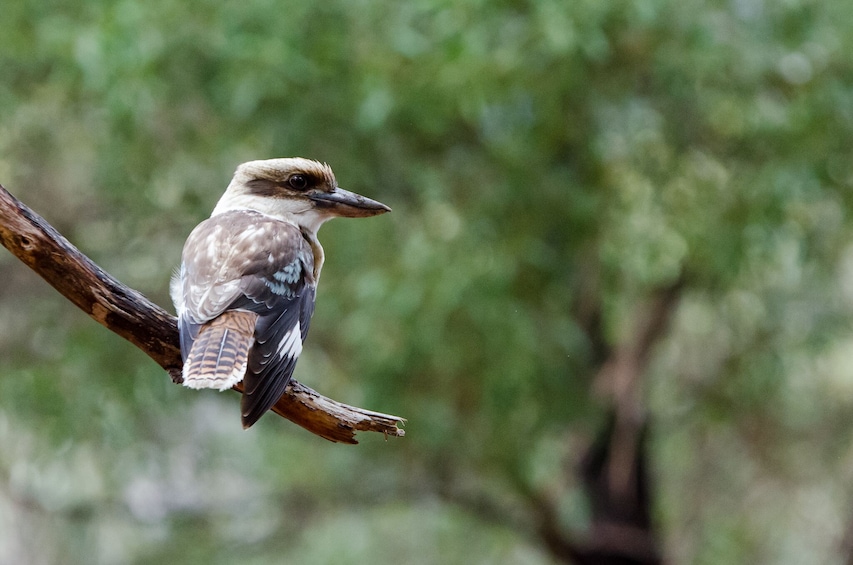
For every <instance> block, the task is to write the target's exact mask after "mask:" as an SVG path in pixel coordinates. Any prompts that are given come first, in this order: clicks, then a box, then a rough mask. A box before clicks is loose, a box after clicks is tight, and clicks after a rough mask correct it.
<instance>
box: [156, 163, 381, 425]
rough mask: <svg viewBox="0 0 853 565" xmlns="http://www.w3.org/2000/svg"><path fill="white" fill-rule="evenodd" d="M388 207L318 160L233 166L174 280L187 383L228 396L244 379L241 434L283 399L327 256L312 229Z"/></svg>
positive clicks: (191, 238)
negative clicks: (344, 183)
mask: <svg viewBox="0 0 853 565" xmlns="http://www.w3.org/2000/svg"><path fill="white" fill-rule="evenodd" d="M390 210H391V209H390V208H388V207H387V206H385V205H384V204H382V203H380V202H376V201H375V200H370V199H369V198H365V197H363V196H360V195H358V194H355V193H352V192H349V191H346V190H343V189H341V188H339V187H338V183H337V181H336V180H335V175H334V174H333V173H332V169H331V168H330V167H329V166H328V165H326V164H323V163H318V162H317V161H311V160H309V159H302V158H289V159H269V160H265V161H250V162H248V163H243V164H242V165H240V166H239V167H237V171H236V172H235V173H234V178H233V179H232V180H231V183H230V184H229V185H228V188H227V189H226V190H225V194H223V195H222V198H221V199H220V200H219V203H218V204H217V205H216V207H215V208H214V209H213V214H211V216H210V218H209V219H207V220H205V221H203V222H202V223H201V224H199V225H198V226H197V227H196V228H195V229H194V230H193V231H192V233H191V234H190V236H189V238H188V239H187V242H186V244H185V245H184V250H183V254H182V257H181V267H180V271H179V272H177V273H175V276H174V278H173V279H172V285H171V294H172V300H173V301H174V303H175V308H176V309H177V313H178V326H179V329H180V336H181V355H182V357H183V360H184V367H183V379H184V380H183V384H184V386H187V387H190V388H195V389H199V388H213V389H219V390H225V389H228V388H231V387H232V386H234V385H235V384H237V383H239V382H240V381H243V399H242V402H241V409H242V415H243V416H242V420H243V427H244V428H248V427H249V426H251V425H252V424H254V423H255V422H257V421H258V418H260V417H261V416H262V415H263V414H264V412H266V411H267V410H269V409H270V408H271V407H272V406H273V405H274V404H275V403H276V401H277V400H278V399H279V397H280V396H281V395H282V393H283V392H284V389H285V387H286V386H287V383H288V382H289V381H290V377H291V375H292V374H293V369H294V367H295V366H296V361H297V359H298V358H299V354H300V353H301V351H302V342H303V341H305V336H306V335H307V334H308V325H309V323H310V322H311V315H312V314H313V312H314V296H315V293H316V288H317V281H318V280H319V279H320V270H321V269H322V268H323V258H324V256H323V248H322V247H321V246H320V242H319V241H318V240H317V230H318V229H319V228H320V226H321V225H322V224H323V222H325V221H326V220H329V219H331V218H334V217H337V216H341V217H347V218H363V217H367V216H375V215H377V214H383V213H385V212H388V211H390Z"/></svg>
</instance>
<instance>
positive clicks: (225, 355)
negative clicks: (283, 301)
mask: <svg viewBox="0 0 853 565" xmlns="http://www.w3.org/2000/svg"><path fill="white" fill-rule="evenodd" d="M257 319H258V315H257V314H255V313H254V312H243V311H239V310H235V311H230V312H225V313H223V314H221V315H220V316H218V317H217V318H214V319H213V320H211V321H210V322H208V323H206V324H204V325H203V326H202V327H201V329H200V330H199V333H198V337H197V338H196V340H195V342H194V343H193V346H192V349H191V350H190V353H189V355H188V356H187V360H186V362H185V363H184V386H186V387H189V388H195V389H199V388H214V389H218V390H225V389H228V388H231V387H232V386H234V385H235V384H237V383H239V382H240V381H242V380H243V376H244V375H245V374H246V363H247V360H248V356H249V348H250V347H252V344H253V343H254V341H255V338H254V333H255V322H256V321H257Z"/></svg>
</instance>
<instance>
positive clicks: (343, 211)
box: [307, 187, 391, 218]
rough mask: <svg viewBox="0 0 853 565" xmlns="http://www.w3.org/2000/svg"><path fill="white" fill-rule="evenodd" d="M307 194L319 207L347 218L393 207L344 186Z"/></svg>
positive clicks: (363, 216) (371, 213)
mask: <svg viewBox="0 0 853 565" xmlns="http://www.w3.org/2000/svg"><path fill="white" fill-rule="evenodd" d="M307 196H308V198H310V199H311V200H313V201H314V203H315V204H316V205H317V206H318V207H321V208H326V209H328V210H329V211H330V212H332V213H333V214H334V215H336V216H342V217H345V218H366V217H368V216H376V215H378V214H384V213H385V212H390V211H391V208H389V207H388V206H386V205H385V204H383V203H381V202H377V201H376V200H371V199H370V198H366V197H364V196H362V195H360V194H356V193H355V192H350V191H349V190H344V189H343V188H337V187H336V188H335V189H334V190H333V191H332V192H323V191H319V190H318V191H315V192H310V193H309V194H308V195H307Z"/></svg>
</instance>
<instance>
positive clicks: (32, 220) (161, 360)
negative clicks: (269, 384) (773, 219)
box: [0, 186, 405, 444]
mask: <svg viewBox="0 0 853 565" xmlns="http://www.w3.org/2000/svg"><path fill="white" fill-rule="evenodd" d="M0 243H2V245H3V246H4V247H5V248H6V249H8V250H9V251H11V252H12V254H13V255H15V256H16V257H17V258H18V259H20V260H21V261H23V262H24V263H25V264H26V265H27V266H28V267H30V268H31V269H32V270H34V271H35V272H36V273H37V274H38V275H39V276H41V277H42V278H43V279H44V280H46V281H47V282H48V283H49V284H50V285H51V286H53V287H54V288H55V289H56V290H57V291H59V293H60V294H62V295H63V296H64V297H65V298H67V299H68V300H70V301H71V302H73V303H74V304H75V305H76V306H77V307H78V308H80V309H81V310H83V311H84V312H86V313H87V314H88V315H89V316H91V317H92V318H93V319H94V320H95V321H97V322H98V323H99V324H101V325H103V326H105V327H106V328H108V329H110V330H112V331H113V332H115V333H117V334H118V335H120V336H121V337H123V338H124V339H126V340H128V341H130V342H131V343H132V344H134V345H135V346H137V347H138V348H139V349H141V350H142V351H144V352H145V353H146V354H147V355H148V356H149V357H151V358H152V359H153V360H154V361H156V362H157V364H159V365H160V366H161V367H163V369H165V370H166V371H168V373H169V375H170V376H171V377H172V380H173V381H174V382H176V383H179V382H181V352H180V345H179V342H178V328H177V319H176V318H175V317H174V316H172V315H170V314H169V313H168V312H166V311H165V310H163V309H162V308H160V307H159V306H157V305H156V304H154V303H153V302H151V301H150V300H148V299H147V298H145V296H143V295H142V294H140V293H139V292H137V291H135V290H133V289H131V288H128V287H127V286H125V285H123V284H122V283H121V282H119V281H118V280H116V279H115V278H114V277H112V276H111V275H110V274H109V273H107V272H105V271H104V270H103V269H101V268H100V267H98V266H97V265H96V264H95V263H93V262H92V261H91V260H90V259H89V258H88V257H86V256H85V255H84V254H83V253H81V252H80V251H79V250H78V249H77V248H76V247H74V246H73V245H72V244H71V243H70V242H69V241H68V240H67V239H65V238H64V237H63V236H62V235H61V234H60V233H59V232H57V231H56V230H55V229H54V228H53V227H52V226H51V225H50V224H48V223H47V222H46V221H45V220H44V219H43V218H42V217H41V216H39V215H38V214H36V213H35V212H33V211H32V210H30V209H29V208H28V207H27V206H25V205H24V204H23V203H22V202H20V201H19V200H18V199H16V198H15V197H14V196H12V195H11V194H10V193H9V192H8V191H7V190H6V189H5V188H4V187H2V186H0ZM235 389H236V390H240V388H239V385H238V386H237V387H235ZM272 410H273V411H274V412H275V413H276V414H279V415H280V416H283V417H284V418H287V419H288V420H290V421H291V422H293V423H295V424H298V425H300V426H302V427H303V428H305V429H306V430H308V431H310V432H311V433H314V434H316V435H319V436H321V437H324V438H326V439H328V440H330V441H334V442H341V443H351V444H352V443H358V442H357V441H356V440H355V432H356V431H371V432H379V433H382V434H384V435H385V436H398V437H400V436H403V435H404V434H405V433H404V431H403V430H402V429H400V427H399V425H402V424H403V423H404V422H405V420H404V419H403V418H400V417H398V416H392V415H390V414H382V413H379V412H372V411H370V410H364V409H362V408H357V407H354V406H348V405H346V404H342V403H340V402H337V401H335V400H332V399H330V398H326V397H324V396H322V395H321V394H319V393H317V392H315V391H313V390H311V389H310V388H308V387H307V386H305V385H302V384H300V383H298V382H296V381H295V380H293V381H291V383H290V384H289V385H288V387H287V389H286V390H285V393H284V395H282V397H281V399H279V401H278V403H276V405H275V406H274V407H273V408H272Z"/></svg>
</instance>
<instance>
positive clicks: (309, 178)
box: [213, 157, 391, 233]
mask: <svg viewBox="0 0 853 565" xmlns="http://www.w3.org/2000/svg"><path fill="white" fill-rule="evenodd" d="M230 210H256V211H258V212H262V213H264V214H267V215H269V216H273V217H276V218H280V219H282V220H285V221H290V222H293V223H295V224H296V225H298V226H299V227H300V228H302V229H306V230H308V231H310V232H311V233H316V231H317V229H319V227H320V226H321V225H322V224H323V222H325V221H326V220H330V219H331V218H334V217H338V216H340V217H345V218H365V217H368V216H375V215H377V214H384V213H385V212H390V211H391V208H389V207H388V206H386V205H385V204H382V203H381V202H377V201H376V200H371V199H370V198H365V197H364V196H361V195H359V194H356V193H354V192H350V191H348V190H344V189H342V188H340V187H339V186H338V183H337V181H336V180H335V174H334V173H333V172H332V169H331V167H329V166H328V165H326V164H325V163H320V162H318V161H312V160H310V159H303V158H301V157H291V158H286V159H267V160H264V161H249V162H248V163H243V164H242V165H240V166H239V167H237V171H236V172H235V173H234V178H233V179H232V180H231V184H229V185H228V188H227V189H226V190H225V194H223V195H222V198H221V199H220V200H219V203H218V204H217V205H216V208H215V209H214V210H213V214H214V215H216V214H219V213H222V212H227V211H230Z"/></svg>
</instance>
